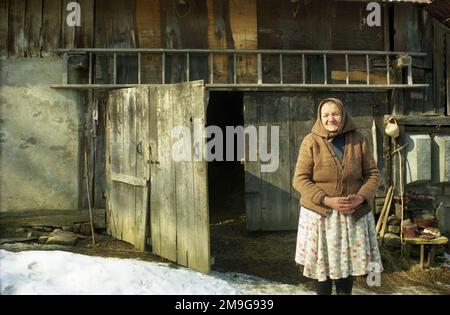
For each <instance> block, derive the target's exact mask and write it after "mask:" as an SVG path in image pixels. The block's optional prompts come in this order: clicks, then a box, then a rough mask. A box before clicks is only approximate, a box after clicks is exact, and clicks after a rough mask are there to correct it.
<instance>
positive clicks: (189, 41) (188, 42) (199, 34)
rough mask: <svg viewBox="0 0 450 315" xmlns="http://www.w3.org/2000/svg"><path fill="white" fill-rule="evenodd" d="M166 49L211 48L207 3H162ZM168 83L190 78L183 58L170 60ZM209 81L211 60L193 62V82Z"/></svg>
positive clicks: (200, 0)
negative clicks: (209, 46) (209, 44)
mask: <svg viewBox="0 0 450 315" xmlns="http://www.w3.org/2000/svg"><path fill="white" fill-rule="evenodd" d="M161 16H162V17H161V20H162V24H161V25H162V27H161V28H162V29H163V30H164V32H163V47H165V48H174V49H182V48H193V49H201V48H208V9H207V4H206V0H196V1H192V0H188V1H186V2H185V4H184V5H183V4H180V3H178V2H177V1H164V2H163V3H161ZM166 65H167V68H166V83H176V82H181V81H182V80H183V79H184V80H185V79H186V77H187V72H186V67H187V64H186V60H185V59H184V58H182V57H181V56H179V55H170V56H167V63H166ZM207 78H208V57H207V56H192V57H191V58H190V69H189V79H190V81H193V80H206V79H207Z"/></svg>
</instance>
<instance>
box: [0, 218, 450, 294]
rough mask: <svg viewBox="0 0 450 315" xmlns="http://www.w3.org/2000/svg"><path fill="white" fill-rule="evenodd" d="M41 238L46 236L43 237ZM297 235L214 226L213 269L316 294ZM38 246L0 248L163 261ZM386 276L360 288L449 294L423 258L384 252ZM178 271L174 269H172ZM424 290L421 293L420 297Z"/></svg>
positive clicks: (118, 244)
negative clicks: (300, 259) (299, 259)
mask: <svg viewBox="0 0 450 315" xmlns="http://www.w3.org/2000/svg"><path fill="white" fill-rule="evenodd" d="M41 233H42V232H41ZM12 236H13V232H12V231H11V230H8V229H6V228H4V227H3V228H0V238H7V237H12ZM296 236H297V235H296V231H290V232H251V233H250V232H247V230H246V228H245V217H244V216H241V217H238V218H236V219H228V220H224V221H218V222H216V223H213V224H211V255H212V257H214V261H215V264H214V265H213V270H216V271H221V272H238V273H244V274H249V275H255V276H258V277H261V278H263V279H268V280H273V281H277V282H280V283H283V284H293V285H295V284H303V285H305V286H306V287H308V288H310V289H311V290H312V289H313V283H312V281H310V280H309V279H307V278H305V277H303V276H302V275H301V267H300V266H297V265H296V263H295V262H294V258H293V257H294V252H295V242H296ZM31 243H33V244H30V243H29V244H23V243H22V244H15V245H11V244H4V245H1V246H0V248H3V249H7V250H10V251H21V250H55V249H60V250H65V251H70V252H74V253H79V254H84V255H92V256H103V257H119V258H133V259H140V260H146V261H164V260H163V259H161V258H159V257H157V256H155V255H152V254H151V253H150V252H139V251H136V250H135V249H134V247H133V246H132V245H131V244H128V243H125V242H122V241H119V240H117V239H114V238H113V237H111V236H109V235H106V234H97V235H96V246H93V245H92V243H91V239H90V238H86V239H80V240H79V241H78V242H77V244H76V246H73V247H58V246H44V245H41V244H36V242H31ZM382 257H383V265H384V268H385V271H384V272H383V273H382V276H381V284H382V286H381V287H368V286H367V284H366V282H365V281H366V279H365V278H364V277H359V278H358V279H356V286H358V287H359V288H362V289H366V290H369V291H373V292H374V293H381V294H383V293H385V294H392V293H398V289H399V288H400V287H421V288H425V289H426V290H427V291H428V292H431V293H435V294H450V268H449V267H445V266H440V265H439V262H437V263H436V264H435V265H434V266H433V267H431V268H428V269H426V270H421V269H420V268H419V266H418V258H416V257H412V259H411V260H406V259H402V258H400V253H399V251H398V250H397V251H392V250H387V249H386V248H383V249H382ZM172 265H173V266H174V267H175V265H174V264H172ZM420 292H421V290H420V289H418V294H420Z"/></svg>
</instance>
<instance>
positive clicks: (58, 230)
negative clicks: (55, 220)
mask: <svg viewBox="0 0 450 315" xmlns="http://www.w3.org/2000/svg"><path fill="white" fill-rule="evenodd" d="M59 232H62V230H61V229H54V230H53V231H52V233H55V234H57V233H59Z"/></svg>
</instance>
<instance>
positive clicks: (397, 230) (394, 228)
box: [388, 225, 400, 235]
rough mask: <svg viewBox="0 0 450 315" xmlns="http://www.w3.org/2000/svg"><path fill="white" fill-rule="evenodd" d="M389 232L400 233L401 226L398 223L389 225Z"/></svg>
mask: <svg viewBox="0 0 450 315" xmlns="http://www.w3.org/2000/svg"><path fill="white" fill-rule="evenodd" d="M388 232H389V233H394V234H396V235H400V227H399V226H398V225H388Z"/></svg>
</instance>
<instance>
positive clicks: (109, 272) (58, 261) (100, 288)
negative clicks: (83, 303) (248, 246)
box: [0, 249, 427, 295]
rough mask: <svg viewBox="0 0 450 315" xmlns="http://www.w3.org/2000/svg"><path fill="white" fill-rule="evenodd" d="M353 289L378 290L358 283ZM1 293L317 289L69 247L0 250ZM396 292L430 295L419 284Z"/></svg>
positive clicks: (219, 292)
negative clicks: (93, 253) (89, 253)
mask: <svg viewBox="0 0 450 315" xmlns="http://www.w3.org/2000/svg"><path fill="white" fill-rule="evenodd" d="M353 293H354V294H374V292H371V291H368V290H366V289H361V288H354V290H353ZM0 294H1V295H24V294H27V295H42V294H46V295H47V294H50V295H81V294H83V295H94V294H104V295H144V294H145V295H241V294H245V295H253V294H307V295H312V294H315V293H314V292H313V291H311V290H308V289H307V288H305V287H304V286H302V285H288V284H282V283H278V282H273V281H268V280H265V279H261V278H258V277H254V276H249V275H244V274H238V273H223V272H218V271H213V272H211V274H209V275H205V274H202V273H199V272H196V271H193V270H190V269H187V268H184V267H179V266H177V267H173V265H169V264H166V263H158V262H147V261H141V260H136V259H120V258H103V257H93V256H85V255H79V254H73V253H69V252H64V251H22V252H18V253H13V252H9V251H6V250H3V249H0ZM397 294H427V292H424V291H423V290H421V289H418V288H417V287H414V288H408V287H404V288H398V292H397Z"/></svg>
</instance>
